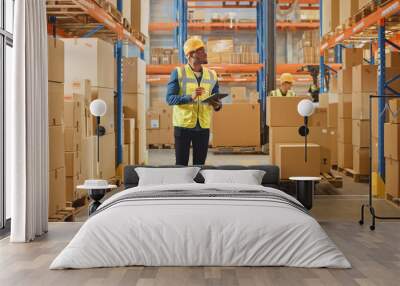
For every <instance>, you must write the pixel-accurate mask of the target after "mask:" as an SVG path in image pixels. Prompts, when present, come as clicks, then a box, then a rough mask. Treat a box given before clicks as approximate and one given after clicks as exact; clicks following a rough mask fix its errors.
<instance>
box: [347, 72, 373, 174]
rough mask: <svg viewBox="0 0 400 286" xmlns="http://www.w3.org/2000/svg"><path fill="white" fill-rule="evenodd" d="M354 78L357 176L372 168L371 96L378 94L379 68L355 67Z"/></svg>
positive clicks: (354, 132)
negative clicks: (370, 150)
mask: <svg viewBox="0 0 400 286" xmlns="http://www.w3.org/2000/svg"><path fill="white" fill-rule="evenodd" d="M352 77H353V78H352V86H353V88H352V89H353V90H352V118H353V140H352V141H353V170H354V172H355V173H357V174H362V175H368V174H369V173H370V167H371V166H370V163H369V143H370V118H369V96H370V94H375V92H376V82H377V67H376V66H373V65H357V66H354V67H353V74H352Z"/></svg>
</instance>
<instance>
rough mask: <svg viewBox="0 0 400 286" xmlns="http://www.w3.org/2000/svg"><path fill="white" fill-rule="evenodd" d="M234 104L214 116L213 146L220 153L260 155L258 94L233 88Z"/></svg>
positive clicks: (231, 91) (232, 98)
mask: <svg viewBox="0 0 400 286" xmlns="http://www.w3.org/2000/svg"><path fill="white" fill-rule="evenodd" d="M230 98H231V102H224V105H223V107H222V109H221V110H220V111H219V112H214V113H213V120H212V127H211V133H212V140H211V141H212V147H213V148H216V150H215V152H217V153H230V152H234V153H253V152H260V151H261V147H260V105H259V104H258V93H257V92H256V91H252V92H248V88H246V87H240V86H237V87H231V90H230Z"/></svg>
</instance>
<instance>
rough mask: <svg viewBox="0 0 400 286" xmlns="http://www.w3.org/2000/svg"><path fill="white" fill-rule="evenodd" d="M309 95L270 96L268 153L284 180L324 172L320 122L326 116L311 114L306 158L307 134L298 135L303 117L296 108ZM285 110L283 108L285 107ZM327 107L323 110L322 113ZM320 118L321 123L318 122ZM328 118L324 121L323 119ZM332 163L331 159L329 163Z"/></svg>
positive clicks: (315, 175) (312, 175)
mask: <svg viewBox="0 0 400 286" xmlns="http://www.w3.org/2000/svg"><path fill="white" fill-rule="evenodd" d="M306 98H308V97H303V96H295V97H273V96H269V97H268V98H267V125H268V126H269V153H270V156H271V163H272V164H273V165H277V166H278V167H279V169H280V178H281V180H283V181H285V180H288V179H289V177H292V176H311V177H319V176H320V173H321V163H323V160H321V146H320V144H319V143H320V141H321V139H320V138H321V126H316V125H317V124H318V125H325V122H326V120H324V119H323V117H322V116H319V115H317V116H318V118H319V119H317V118H316V119H315V120H313V116H314V115H312V116H311V117H310V119H311V120H310V121H311V122H310V125H309V129H310V132H309V135H308V149H307V152H308V160H307V162H305V158H304V157H305V148H304V137H302V136H300V135H299V131H298V130H299V127H300V126H302V125H304V118H303V117H301V116H300V115H299V114H298V112H297V105H298V103H299V102H300V101H301V100H303V99H306ZM283 110H284V111H285V112H282V111H283ZM324 112H325V116H326V111H321V114H322V113H324ZM317 121H318V123H317ZM324 121H325V122H324ZM327 164H329V163H327Z"/></svg>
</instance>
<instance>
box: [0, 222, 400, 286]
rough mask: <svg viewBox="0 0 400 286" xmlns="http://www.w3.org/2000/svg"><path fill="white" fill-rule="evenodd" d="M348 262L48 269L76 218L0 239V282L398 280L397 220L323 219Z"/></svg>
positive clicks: (249, 285)
mask: <svg viewBox="0 0 400 286" xmlns="http://www.w3.org/2000/svg"><path fill="white" fill-rule="evenodd" d="M321 224H322V226H323V228H324V229H325V230H326V231H327V232H328V234H329V236H330V237H331V238H332V239H333V241H335V243H336V244H337V245H338V247H339V248H340V249H341V250H342V251H343V252H344V253H345V255H346V256H347V258H348V259H349V260H350V262H351V263H352V266H353V268H352V269H349V270H339V269H302V268H288V267H147V268H144V267H125V268H109V269H89V270H48V267H49V264H50V263H51V261H52V260H53V259H54V257H55V256H56V255H57V254H58V253H59V252H60V251H61V249H62V248H63V247H65V245H66V244H67V243H68V241H69V240H70V239H71V238H72V236H73V235H74V234H75V233H76V231H77V230H78V229H79V227H80V226H81V223H51V224H50V229H49V233H48V235H46V236H45V237H43V238H41V239H38V240H37V241H35V242H33V243H30V244H9V243H8V239H4V240H3V241H0V285H2V286H6V285H7V286H8V285H10V286H17V285H32V286H34V285H38V286H39V285H40V286H42V285H57V286H61V285H68V286H72V285H96V286H98V285H136V286H139V285H140V286H155V285H157V286H161V285H165V286H179V285H193V286H194V285H199V286H200V285H202V286H203V285H204V286H206V285H210V286H211V285H227V286H234V285H241V286H261V285H290V286H291V285H382V286H390V285H397V286H398V285H399V281H400V280H399V273H400V232H399V224H398V223H390V222H385V223H380V224H379V227H378V229H377V230H376V231H375V232H371V231H369V229H368V227H366V226H364V227H361V226H359V225H357V224H355V223H346V222H343V223H335V222H323V223H321Z"/></svg>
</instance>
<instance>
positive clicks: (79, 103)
mask: <svg viewBox="0 0 400 286" xmlns="http://www.w3.org/2000/svg"><path fill="white" fill-rule="evenodd" d="M64 44H65V97H64V107H65V110H66V111H68V113H66V114H65V119H66V122H68V126H67V127H66V135H65V145H66V148H65V159H66V162H67V163H68V165H67V166H68V171H67V177H66V182H67V184H66V196H67V200H68V201H69V202H71V204H72V205H73V206H76V207H79V206H82V205H83V204H84V203H86V201H87V200H86V198H87V194H86V192H84V191H78V190H77V189H76V186H77V185H79V184H82V183H83V182H84V181H85V180H86V179H95V178H102V179H107V180H111V179H114V178H115V174H116V172H115V171H116V166H115V152H113V151H114V150H115V119H114V88H115V83H114V68H113V67H114V65H115V61H114V56H113V45H112V44H110V43H108V42H105V41H102V40H100V39H95V38H87V39H64ZM95 99H102V100H104V101H105V103H106V105H107V112H106V114H105V115H104V116H103V117H101V118H100V126H102V127H103V128H104V134H102V135H101V136H100V148H99V154H100V157H99V159H100V160H99V168H97V136H96V134H97V133H96V118H95V117H93V116H92V115H91V113H90V103H91V102H92V101H93V100H95ZM110 150H113V151H110Z"/></svg>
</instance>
